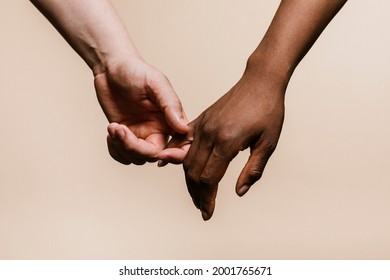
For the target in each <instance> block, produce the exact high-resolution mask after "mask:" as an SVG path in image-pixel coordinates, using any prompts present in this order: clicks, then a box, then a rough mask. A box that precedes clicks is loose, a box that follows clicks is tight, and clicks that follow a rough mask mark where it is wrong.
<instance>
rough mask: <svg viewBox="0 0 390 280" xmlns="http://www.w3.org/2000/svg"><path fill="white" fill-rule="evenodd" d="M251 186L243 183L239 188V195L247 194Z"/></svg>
mask: <svg viewBox="0 0 390 280" xmlns="http://www.w3.org/2000/svg"><path fill="white" fill-rule="evenodd" d="M250 187H251V186H249V185H243V186H242V187H241V188H240V189H239V190H238V195H239V196H243V195H244V194H246V192H247V191H248V190H249V189H250Z"/></svg>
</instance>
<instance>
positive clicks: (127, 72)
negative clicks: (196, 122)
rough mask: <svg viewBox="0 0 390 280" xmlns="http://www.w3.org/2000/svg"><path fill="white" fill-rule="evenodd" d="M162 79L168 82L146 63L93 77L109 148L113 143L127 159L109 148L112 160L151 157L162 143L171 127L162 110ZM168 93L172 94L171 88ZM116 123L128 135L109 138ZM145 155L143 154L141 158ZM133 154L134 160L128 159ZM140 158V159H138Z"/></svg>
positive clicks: (163, 105)
mask: <svg viewBox="0 0 390 280" xmlns="http://www.w3.org/2000/svg"><path fill="white" fill-rule="evenodd" d="M164 83H165V85H166V83H168V84H169V82H168V80H167V79H166V78H165V76H163V75H162V74H161V72H159V71H158V70H156V69H154V68H153V67H151V66H149V65H147V64H146V63H138V64H137V65H134V64H133V65H131V67H130V66H128V65H123V66H121V67H120V68H118V69H117V70H116V71H115V73H103V74H100V75H97V76H96V77H95V88H96V93H97V97H98V100H99V103H100V105H101V107H102V109H103V111H104V113H105V115H106V117H107V119H108V120H109V122H110V123H112V124H111V125H110V126H109V132H110V135H111V136H113V137H112V139H108V141H109V143H108V144H109V149H110V146H116V148H115V149H116V150H119V154H122V157H123V155H124V157H128V158H129V160H127V161H126V160H123V158H122V160H119V159H118V158H117V157H115V156H114V155H113V153H112V152H111V150H112V149H111V150H110V153H111V155H112V156H113V157H114V158H115V159H116V160H118V161H120V162H122V163H139V164H143V163H145V161H155V160H156V159H157V154H158V153H159V152H160V151H161V150H162V149H163V148H164V147H165V145H166V142H167V139H168V136H169V135H172V134H173V129H172V128H171V126H170V125H169V123H168V122H167V119H166V112H164V110H165V109H167V105H166V104H168V103H169V102H165V101H164V98H163V97H162V96H161V91H163V90H164V89H161V88H160V87H163V86H164ZM172 93H173V94H174V92H173V90H172ZM175 97H176V95H175ZM164 102H165V103H166V104H165V103H164ZM118 127H121V129H123V130H124V131H125V132H126V134H127V136H129V135H130V136H131V137H132V138H130V139H120V140H122V142H123V143H115V142H114V141H113V140H114V139H115V130H116V129H117V128H118ZM125 140H129V141H127V142H125ZM130 141H132V142H130ZM138 144H142V145H143V148H142V147H141V148H140V147H137V146H136V145H138ZM131 145H133V146H131ZM134 145H135V147H134ZM121 146H123V147H121ZM137 149H143V150H142V151H139V150H137ZM129 150H130V151H129ZM129 153H130V154H131V155H130V156H129V155H128V154H129ZM146 154H147V155H146ZM145 155H146V158H143V157H144V156H145ZM134 157H136V159H137V160H136V161H134V160H132V159H133V158H134ZM140 158H142V159H141V160H139V159H140Z"/></svg>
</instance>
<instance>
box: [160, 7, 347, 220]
mask: <svg viewBox="0 0 390 280" xmlns="http://www.w3.org/2000/svg"><path fill="white" fill-rule="evenodd" d="M345 2H346V1H344V0H342V1H341V0H330V1H326V0H288V1H287V0H284V1H282V2H281V4H280V6H279V8H278V11H277V12H276V14H275V17H274V19H273V21H272V23H271V25H270V27H269V29H268V31H267V33H266V34H265V36H264V38H263V40H262V41H261V43H260V45H259V46H258V47H257V48H256V50H255V51H254V53H253V54H252V55H251V57H250V58H249V59H248V63H247V67H246V70H245V72H244V74H243V76H242V78H241V79H240V80H239V81H238V82H237V84H236V85H235V86H233V88H232V89H231V90H230V91H228V92H227V93H226V94H225V95H223V96H222V97H221V98H220V99H219V100H218V101H217V102H215V103H214V104H213V105H211V106H210V107H209V108H207V109H206V110H205V111H204V112H203V113H201V114H200V116H199V117H198V118H196V119H195V120H194V121H193V122H192V123H191V124H190V132H189V134H188V137H187V138H185V137H183V136H180V137H174V139H173V140H172V141H171V142H170V143H169V144H168V149H166V150H164V151H162V152H161V153H160V159H161V161H160V162H159V165H160V166H163V165H164V164H166V163H167V162H172V163H180V162H183V168H184V173H185V177H186V184H187V188H188V191H189V193H190V195H191V197H192V199H193V202H194V204H195V206H196V207H197V208H199V209H200V210H201V213H202V217H203V219H204V220H208V219H210V218H211V216H212V214H213V212H214V208H215V199H216V195H217V190H218V184H219V182H220V180H221V179H222V177H223V175H224V174H225V172H226V169H227V167H228V165H229V163H230V161H231V160H232V159H233V158H234V157H235V156H236V155H237V154H238V152H239V151H242V150H244V149H246V148H250V151H251V155H250V157H249V159H248V161H247V163H246V164H245V166H244V168H243V169H242V171H241V174H240V176H239V177H238V180H237V183H236V192H237V194H238V195H239V196H242V195H244V194H245V193H246V192H247V191H248V190H249V189H250V187H251V186H252V185H253V184H254V183H255V182H256V181H258V180H259V179H260V178H261V176H262V174H263V172H264V168H265V166H266V164H267V162H268V159H269V158H270V156H271V155H272V153H273V151H274V150H275V148H276V145H277V142H278V139H279V136H280V133H281V130H282V125H283V119H284V96H285V91H286V88H287V85H288V82H289V80H290V78H291V75H292V74H293V71H294V69H295V68H296V66H297V65H298V64H299V62H300V61H301V59H302V58H303V57H304V56H305V54H306V53H307V51H308V50H309V49H310V48H311V46H312V45H313V44H314V42H315V41H316V39H317V38H318V36H319V35H320V34H321V32H322V31H323V30H324V29H325V27H326V26H327V24H328V23H329V22H330V21H331V19H332V18H333V17H334V16H335V15H336V14H337V12H338V11H339V10H340V9H341V7H342V6H343V5H344V4H345ZM187 150H188V153H187V152H186V151H187Z"/></svg>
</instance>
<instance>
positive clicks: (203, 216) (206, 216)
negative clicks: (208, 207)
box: [200, 210, 210, 221]
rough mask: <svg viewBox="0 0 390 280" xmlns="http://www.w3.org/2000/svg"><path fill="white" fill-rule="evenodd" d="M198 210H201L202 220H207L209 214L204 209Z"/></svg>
mask: <svg viewBox="0 0 390 280" xmlns="http://www.w3.org/2000/svg"><path fill="white" fill-rule="evenodd" d="M200 211H201V212H202V219H203V220H204V221H207V220H208V219H210V216H209V214H208V213H207V212H206V211H205V210H200Z"/></svg>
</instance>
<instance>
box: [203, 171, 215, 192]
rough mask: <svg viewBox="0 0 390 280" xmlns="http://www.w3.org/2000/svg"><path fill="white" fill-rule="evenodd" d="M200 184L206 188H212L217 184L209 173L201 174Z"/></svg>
mask: <svg viewBox="0 0 390 280" xmlns="http://www.w3.org/2000/svg"><path fill="white" fill-rule="evenodd" d="M199 184H200V185H201V186H202V188H205V189H212V188H213V186H214V185H215V180H214V178H212V177H211V176H209V175H203V174H202V175H201V176H200V177H199Z"/></svg>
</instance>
